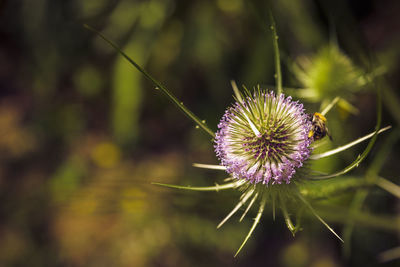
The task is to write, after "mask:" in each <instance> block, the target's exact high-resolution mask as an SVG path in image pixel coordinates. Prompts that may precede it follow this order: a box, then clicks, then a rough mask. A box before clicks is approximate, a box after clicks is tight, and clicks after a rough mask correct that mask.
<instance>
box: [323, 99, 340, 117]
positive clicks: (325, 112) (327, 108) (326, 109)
mask: <svg viewBox="0 0 400 267" xmlns="http://www.w3.org/2000/svg"><path fill="white" fill-rule="evenodd" d="M339 99H340V97H338V96H337V97H335V98H334V99H333V100H332V102H331V103H329V105H328V106H326V108H324V110H323V111H321V114H322V115H323V116H325V115H326V114H327V113H328V112H329V111H330V110H331V109H332V108H333V106H334V105H335V104H336V103H337V102H338V101H339Z"/></svg>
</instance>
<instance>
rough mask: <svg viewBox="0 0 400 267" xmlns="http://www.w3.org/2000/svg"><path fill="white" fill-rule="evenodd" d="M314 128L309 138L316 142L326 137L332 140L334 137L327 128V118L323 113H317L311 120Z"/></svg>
mask: <svg viewBox="0 0 400 267" xmlns="http://www.w3.org/2000/svg"><path fill="white" fill-rule="evenodd" d="M311 123H312V126H311V130H310V132H309V133H308V138H311V137H312V138H313V139H314V141H317V140H320V139H322V138H324V137H325V136H326V135H327V136H328V137H329V139H331V140H332V136H331V134H330V133H329V131H328V127H326V118H325V116H324V115H322V114H321V113H318V112H315V113H314V114H313V116H312V120H311Z"/></svg>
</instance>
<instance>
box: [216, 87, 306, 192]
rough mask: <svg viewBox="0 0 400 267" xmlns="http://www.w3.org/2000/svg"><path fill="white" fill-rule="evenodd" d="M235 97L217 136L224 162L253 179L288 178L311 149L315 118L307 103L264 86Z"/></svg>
mask: <svg viewBox="0 0 400 267" xmlns="http://www.w3.org/2000/svg"><path fill="white" fill-rule="evenodd" d="M236 100H237V102H236V103H234V104H233V106H232V107H230V108H228V109H227V110H226V112H225V114H224V116H223V117H222V119H221V121H220V123H219V124H218V129H219V130H218V132H217V133H216V136H215V151H216V154H217V156H218V158H219V159H220V160H221V164H222V165H223V166H225V167H226V170H227V172H228V173H230V174H231V175H232V176H233V177H234V178H237V179H246V180H247V181H249V182H250V183H253V184H256V183H263V184H266V185H269V184H281V183H286V184H289V183H290V180H291V178H292V177H293V175H294V174H295V172H296V169H297V168H300V167H301V166H303V162H304V161H305V160H306V159H308V157H309V156H310V153H311V147H310V144H311V142H312V139H310V138H309V137H308V134H309V132H310V129H311V122H310V119H309V117H308V115H307V114H306V113H305V112H304V108H303V105H302V104H300V103H299V102H298V101H293V100H292V98H291V97H290V96H288V97H285V95H283V94H280V95H279V96H277V95H275V93H274V92H272V91H271V92H269V93H268V92H266V91H261V90H260V89H259V90H256V91H255V92H254V94H252V95H251V94H250V93H247V95H246V96H244V97H243V98H242V97H240V98H239V99H236Z"/></svg>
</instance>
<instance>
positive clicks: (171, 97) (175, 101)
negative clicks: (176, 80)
mask: <svg viewBox="0 0 400 267" xmlns="http://www.w3.org/2000/svg"><path fill="white" fill-rule="evenodd" d="M83 26H84V27H85V28H87V29H88V30H90V31H92V32H94V33H96V34H97V35H98V36H100V37H101V38H102V39H103V40H104V41H106V42H107V43H108V44H109V45H111V46H112V47H113V48H114V49H115V50H117V51H118V52H119V53H120V54H121V55H122V56H123V57H124V58H125V59H126V60H127V61H129V63H131V64H132V65H133V66H134V67H135V68H136V69H137V70H138V71H140V72H141V73H142V74H143V75H144V76H145V77H146V78H147V79H148V80H149V81H151V82H152V83H153V84H154V85H155V86H156V88H158V89H160V90H161V92H163V93H164V94H165V95H166V96H167V98H168V99H169V100H170V101H171V102H172V103H173V104H175V106H177V107H178V109H179V110H180V111H182V112H183V113H184V114H185V115H186V116H187V117H188V118H189V119H191V120H192V121H194V123H195V124H197V125H198V126H199V127H200V128H201V129H203V130H204V131H205V132H206V133H208V134H209V135H211V136H212V137H213V138H214V132H213V131H212V130H211V129H210V128H208V127H207V125H206V124H205V122H204V121H202V120H200V119H199V118H198V117H197V116H196V115H194V114H193V113H192V112H191V111H190V110H189V109H188V108H186V107H185V106H184V105H183V102H181V101H179V99H178V98H176V97H175V95H173V94H172V93H171V92H170V91H168V89H167V88H166V87H164V86H163V85H162V84H161V83H160V82H159V81H157V80H156V79H154V78H153V77H152V76H151V75H150V74H149V73H148V72H147V71H146V70H144V69H143V68H142V67H140V66H139V64H137V63H136V62H135V61H134V60H133V59H131V58H130V57H129V56H128V55H127V54H125V52H123V51H122V50H121V48H119V47H118V46H117V45H116V44H114V43H113V42H112V41H110V40H109V39H108V38H107V37H105V36H104V35H103V34H102V33H100V32H99V31H97V30H95V29H93V28H92V27H90V26H89V25H87V24H84V25H83Z"/></svg>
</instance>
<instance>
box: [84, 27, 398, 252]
mask: <svg viewBox="0 0 400 267" xmlns="http://www.w3.org/2000/svg"><path fill="white" fill-rule="evenodd" d="M86 27H87V28H88V29H90V30H92V31H94V32H96V33H97V34H98V35H99V36H100V37H101V38H103V39H104V40H105V41H106V42H107V43H109V44H110V45H111V46H113V47H114V48H115V49H116V50H117V51H118V52H119V53H120V54H121V55H122V56H123V57H125V59H127V60H128V61H129V62H130V63H131V64H132V65H133V66H134V67H135V68H137V69H138V70H139V71H140V72H141V73H142V74H144V76H145V77H146V78H147V79H149V80H150V81H151V82H152V83H153V84H154V85H155V86H156V88H158V89H160V91H161V92H162V93H164V94H165V95H166V96H167V98H168V99H169V100H171V102H172V103H174V104H175V105H176V106H177V107H178V108H179V109H180V110H181V111H182V112H183V113H184V114H185V115H186V116H188V117H189V118H190V119H191V120H192V121H193V122H194V123H195V124H196V125H197V126H199V128H201V129H203V130H204V131H205V132H206V133H208V134H209V135H211V136H212V137H213V140H214V143H215V145H214V147H215V152H216V154H217V157H218V158H219V159H220V161H221V164H220V165H210V164H197V163H195V164H193V165H194V166H195V167H199V168H207V169H216V170H223V171H226V172H227V173H228V174H229V177H228V178H227V179H225V183H224V184H222V185H218V184H216V185H215V186H209V187H192V186H179V185H169V184H160V183H153V184H157V185H162V186H166V187H170V188H177V189H186V190H198V191H219V190H226V189H236V190H239V191H240V192H242V195H241V197H240V199H239V202H238V203H237V204H236V206H235V207H234V208H233V210H232V211H231V212H230V213H229V214H228V215H227V216H226V217H225V218H224V219H223V220H222V221H221V223H220V224H219V225H218V226H217V228H219V227H221V226H222V225H223V224H224V223H225V222H226V221H227V220H228V219H229V218H231V217H232V216H233V215H234V214H235V213H236V212H237V211H238V210H239V209H240V208H242V206H244V205H245V204H247V207H246V208H245V210H244V212H243V215H242V216H241V217H240V221H241V220H243V218H244V217H245V216H246V214H247V213H248V211H249V210H250V209H251V207H252V206H253V205H254V203H257V202H258V205H259V207H258V211H257V215H256V217H255V219H254V223H253V225H252V227H251V229H250V230H249V233H248V234H247V236H246V237H245V239H244V241H243V242H242V244H241V246H240V247H239V249H238V251H237V252H236V254H235V256H236V255H237V254H238V253H239V252H240V251H241V249H242V248H243V246H244V245H245V244H246V242H247V240H248V239H249V238H250V236H251V235H252V233H253V231H254V229H255V228H256V226H257V224H258V223H259V222H260V219H261V217H262V214H263V212H264V210H265V207H266V204H267V203H269V204H270V205H271V207H272V212H273V218H275V210H276V207H278V208H280V209H281V211H282V215H283V218H284V221H285V223H286V225H287V227H288V229H289V230H290V231H291V232H292V234H293V235H294V234H295V233H296V232H298V231H299V230H300V225H294V224H293V222H292V220H291V218H290V216H289V211H288V210H289V205H291V206H294V207H295V208H297V209H298V208H299V203H300V204H302V207H305V208H307V209H308V210H309V211H310V212H311V213H312V214H313V215H314V216H315V217H316V218H317V219H318V220H319V221H320V222H321V223H322V224H324V225H325V226H326V227H327V228H328V229H329V231H331V232H332V233H333V234H334V235H335V236H336V237H337V238H339V239H340V240H341V241H343V240H342V239H341V238H340V237H339V236H338V235H337V234H336V233H335V231H334V230H333V229H332V228H331V227H330V226H329V225H328V224H327V223H326V222H325V221H324V220H323V219H322V218H321V217H320V216H319V215H318V214H317V213H316V211H315V210H314V209H313V207H312V206H311V204H310V203H309V201H308V200H307V199H306V198H305V197H304V196H303V195H302V193H301V192H300V190H299V185H301V184H302V183H305V182H307V181H309V180H312V179H326V178H332V177H336V176H339V175H343V174H345V173H347V172H349V171H350V170H352V169H353V168H355V167H357V166H358V165H359V163H360V162H361V161H362V160H363V159H364V158H365V157H366V156H367V154H368V153H369V151H370V149H371V147H372V145H373V143H374V142H375V139H376V135H377V134H379V133H381V132H383V131H385V130H388V129H389V128H390V126H389V127H385V128H382V129H379V127H380V120H378V123H377V126H376V129H377V130H375V131H374V132H373V133H370V134H368V135H366V136H364V137H361V138H359V139H357V140H355V141H353V142H351V143H348V144H346V145H343V146H340V147H338V148H336V149H333V150H330V151H327V152H324V153H321V154H312V151H313V144H314V141H316V140H319V139H321V138H323V137H324V136H325V135H328V136H330V134H329V133H328V130H327V127H326V118H325V116H326V114H327V112H328V111H329V110H330V109H331V108H332V107H333V106H334V105H335V104H336V103H337V102H338V100H339V98H338V97H336V98H335V99H334V100H333V101H332V102H331V103H330V104H329V105H328V106H327V107H326V108H325V109H324V110H323V111H321V112H319V113H314V115H313V118H310V116H309V115H308V114H307V113H306V112H305V110H304V107H303V104H301V103H300V102H298V101H294V100H292V98H291V97H290V96H285V95H284V94H282V93H281V91H282V88H281V87H282V85H281V75H280V65H279V52H278V47H277V39H278V38H277V35H276V32H275V27H271V29H272V31H273V34H274V35H273V36H274V38H273V40H274V48H275V54H276V58H275V66H276V72H277V76H276V77H277V85H278V86H277V89H278V90H277V92H278V93H274V92H273V91H267V90H262V89H261V88H260V87H257V88H256V89H255V90H254V92H253V93H250V92H249V91H248V90H247V89H246V88H245V93H244V94H241V93H240V92H239V90H238V88H237V86H236V83H235V82H233V81H232V82H231V84H232V88H233V91H234V93H235V97H236V98H235V100H236V102H235V103H234V104H233V105H232V106H231V107H229V108H228V109H227V110H226V112H225V114H224V115H223V117H222V119H221V120H220V123H219V125H218V131H217V133H216V134H214V132H213V131H212V130H211V129H210V128H208V127H207V125H206V124H205V123H204V122H203V121H202V120H201V119H199V118H198V117H197V116H196V115H194V114H193V113H192V112H191V111H190V110H189V109H187V108H186V107H185V106H184V105H183V104H182V103H181V102H180V101H179V100H178V99H177V98H176V97H175V96H174V95H173V94H172V93H171V92H170V91H169V90H167V88H165V87H164V86H163V85H162V84H161V83H160V82H159V81H157V80H156V79H154V78H153V77H152V76H151V75H150V74H148V73H147V72H146V71H145V70H144V69H143V68H142V67H141V66H139V65H138V64H137V63H136V62H135V61H133V60H132V59H131V58H130V57H129V56H127V55H126V54H125V53H124V52H123V51H122V50H121V49H120V48H119V47H118V46H117V45H115V44H114V43H112V42H111V41H110V40H108V39H107V38H106V37H104V36H103V35H102V34H101V33H99V32H98V31H96V30H93V29H92V28H90V27H89V26H87V25H86ZM369 138H372V139H371V141H370V143H369V145H368V146H367V148H366V149H365V150H364V152H363V153H362V154H361V155H360V156H358V157H357V158H356V160H354V161H353V162H352V163H351V164H350V165H349V166H347V167H346V168H345V169H343V170H342V171H339V172H337V173H334V174H329V175H322V176H319V177H318V176H313V175H311V174H310V173H311V170H310V169H309V167H308V166H309V164H308V163H307V162H308V161H309V160H318V159H320V158H324V157H328V156H331V155H334V154H336V153H339V152H341V151H344V150H346V149H348V148H349V147H352V146H354V145H356V144H358V143H360V142H362V141H365V140H367V139H369ZM299 210H302V208H300V209H299Z"/></svg>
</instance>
